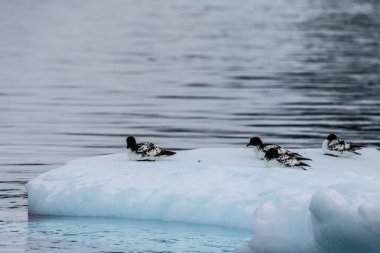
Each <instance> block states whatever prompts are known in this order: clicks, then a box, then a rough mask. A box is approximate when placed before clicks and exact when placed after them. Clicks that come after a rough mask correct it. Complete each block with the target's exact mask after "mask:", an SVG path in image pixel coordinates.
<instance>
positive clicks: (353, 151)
mask: <svg viewBox="0 0 380 253" xmlns="http://www.w3.org/2000/svg"><path fill="white" fill-rule="evenodd" d="M351 152H352V153H354V154H356V155H362V154H360V153H358V152H356V151H351Z"/></svg>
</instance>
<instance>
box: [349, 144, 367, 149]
mask: <svg viewBox="0 0 380 253" xmlns="http://www.w3.org/2000/svg"><path fill="white" fill-rule="evenodd" d="M362 148H365V146H364V145H360V144H351V147H350V149H351V150H353V151H356V150H359V149H362Z"/></svg>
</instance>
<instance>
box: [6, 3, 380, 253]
mask: <svg viewBox="0 0 380 253" xmlns="http://www.w3.org/2000/svg"><path fill="white" fill-rule="evenodd" d="M379 4H380V3H379V1H374V0H343V1H332V0H317V1H312V0H309V1H305V0H295V1H291V4H290V2H289V1H287V0H276V1H266V0H255V1H248V0H242V1H239V2H238V3H237V2H236V1H227V0H222V1H217V2H213V3H210V2H209V1H196V2H194V1H186V0H185V1H180V2H178V1H160V0H158V1H145V0H131V1H120V0H111V1H98V0H94V1H85V2H83V1H82V2H78V1H59V0H54V1H43V0H37V1H19V0H15V1H11V0H5V1H1V3H0V77H1V78H0V152H1V156H0V178H1V181H0V213H1V216H0V217H1V222H12V221H17V222H20V224H24V225H25V221H27V216H26V195H25V192H24V184H25V182H27V181H28V180H30V179H31V178H33V177H35V176H36V175H38V174H40V173H42V172H44V171H47V170H49V169H52V168H54V167H57V166H58V165H60V164H62V163H63V162H65V161H67V160H71V159H74V158H78V157H83V156H90V155H98V154H105V153H114V152H122V151H123V145H124V137H125V135H127V134H133V135H136V136H137V137H140V138H143V137H144V138H146V139H149V140H152V141H153V142H157V143H159V144H160V146H164V147H168V148H173V149H188V148H197V147H224V146H235V147H241V146H242V145H244V144H245V143H246V142H247V140H248V138H249V137H251V136H253V135H258V136H261V137H263V139H264V140H266V141H268V142H276V143H279V144H286V145H287V146H289V147H318V146H320V144H321V140H322V138H324V137H325V136H326V134H327V133H330V132H335V133H338V135H340V136H342V137H344V138H348V139H351V140H354V141H356V142H359V143H365V144H369V145H377V146H379V145H380V141H379V139H378V137H379V133H380V85H379V83H380V45H379V43H380V32H379V31H380V13H379V12H380V6H379ZM43 223H44V222H41V224H43ZM26 224H27V223H26ZM0 225H1V223H0ZM25 226H29V225H25ZM14 236H16V237H17V238H19V239H17V240H16V241H22V240H27V238H25V234H22V235H21V234H17V233H15V234H14ZM28 236H29V235H28ZM13 238H15V237H13ZM88 240H89V241H90V242H91V239H90V238H88ZM9 241H13V240H9ZM13 245H15V246H14V248H15V249H20V248H19V247H18V246H17V245H18V244H17V243H16V242H15V244H13ZM40 247H44V245H43V244H42V245H40ZM18 251H20V250H18Z"/></svg>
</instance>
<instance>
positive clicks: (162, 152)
mask: <svg viewBox="0 0 380 253" xmlns="http://www.w3.org/2000/svg"><path fill="white" fill-rule="evenodd" d="M175 154H176V152H173V151H169V150H161V152H160V153H159V154H158V156H172V155H175Z"/></svg>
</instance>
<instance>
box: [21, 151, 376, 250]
mask: <svg viewBox="0 0 380 253" xmlns="http://www.w3.org/2000/svg"><path fill="white" fill-rule="evenodd" d="M297 152H298V153H300V154H301V155H304V156H306V157H310V158H311V159H313V160H312V161H310V162H309V164H310V165H311V166H312V169H310V170H308V171H303V170H297V169H292V168H266V167H265V166H264V163H263V161H262V160H259V159H257V158H255V157H254V155H253V153H252V150H250V149H227V148H226V149H196V150H189V151H180V152H178V153H177V155H176V156H173V157H170V158H167V159H165V160H162V161H158V162H136V161H129V160H128V158H127V156H126V154H113V155H106V156H98V157H92V158H84V159H79V160H75V161H71V162H69V163H67V164H66V165H65V166H63V167H61V168H58V169H55V170H51V171H49V172H47V173H45V174H42V175H40V176H38V177H37V178H35V179H33V180H31V181H30V182H29V183H28V184H27V186H26V188H27V191H28V196H29V197H28V204H29V213H30V214H32V215H65V216H104V217H126V218H133V219H154V220H162V221H180V222H186V223H197V224H211V225H218V226H225V227H231V228H241V229H248V230H252V231H253V239H252V241H251V242H250V243H249V244H248V245H245V246H243V247H241V248H239V249H238V250H237V252H239V253H253V252H293V253H295V252H308V253H309V252H311V253H313V252H335V253H336V252H346V253H347V252H371V253H372V252H380V250H379V249H380V242H379V238H380V156H379V154H380V153H379V151H377V150H375V149H365V150H363V152H362V153H363V154H362V155H361V156H357V157H352V158H335V157H329V156H325V155H323V154H322V150H320V149H303V150H297Z"/></svg>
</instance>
